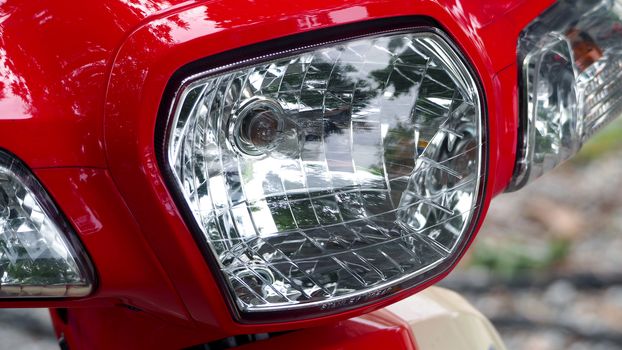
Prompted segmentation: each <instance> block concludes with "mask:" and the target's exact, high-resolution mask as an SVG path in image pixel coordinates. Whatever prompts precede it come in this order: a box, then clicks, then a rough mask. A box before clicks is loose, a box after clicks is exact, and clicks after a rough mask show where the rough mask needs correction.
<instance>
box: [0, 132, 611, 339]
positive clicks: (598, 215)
mask: <svg viewBox="0 0 622 350" xmlns="http://www.w3.org/2000/svg"><path fill="white" fill-rule="evenodd" d="M441 284H442V285H443V286H444V287H447V288H451V289H453V290H455V291H457V292H459V293H461V294H462V295H463V296H465V297H466V298H467V299H468V300H469V301H470V302H471V303H473V304H474V305H475V307H477V308H478V309H479V310H480V311H482V312H483V313H484V314H485V315H486V316H488V317H489V318H490V319H491V321H492V322H493V324H495V326H496V327H497V329H498V330H499V332H500V333H501V336H502V337H503V339H504V340H505V342H506V345H507V346H508V349H511V350H515V349H516V350H523V349H525V350H526V349H529V350H548V349H551V350H553V349H554V350H557V349H567V350H579V349H593V350H601V349H602V350H605V349H607V350H608V349H622V120H620V121H617V122H615V123H614V124H612V125H610V126H608V127H607V128H606V129H604V130H603V131H602V132H601V133H599V134H598V135H597V136H596V137H595V138H594V139H592V140H591V141H590V142H589V143H588V144H586V145H585V146H584V148H583V150H582V151H581V153H580V154H579V155H578V156H577V157H575V158H574V159H573V160H572V161H570V162H567V163H566V164H564V165H563V166H561V167H560V168H558V169H556V170H555V171H553V172H551V173H550V174H548V175H545V176H544V177H543V178H541V179H539V180H538V181H536V182H535V183H533V184H531V185H529V186H528V187H526V188H524V189H522V190H520V191H519V192H516V193H511V194H504V195H502V196H500V197H498V198H496V199H495V200H494V201H493V203H492V206H491V208H490V211H489V213H488V217H487V219H486V223H485V224H484V227H483V228H482V230H481V231H480V233H479V235H478V237H477V239H476V241H475V243H474V245H473V246H472V247H471V249H470V251H469V252H468V253H467V255H466V256H465V258H464V259H463V260H462V262H461V263H460V265H459V266H458V267H457V268H456V270H455V271H454V272H453V273H452V274H451V275H450V276H449V277H448V278H447V279H445V280H444V281H443V282H442V283H441ZM0 339H1V340H2V343H1V344H0V348H3V349H23V350H26V349H28V350H35V349H46V350H47V349H58V345H57V343H56V340H55V338H54V333H53V331H52V327H51V324H50V321H49V318H48V315H47V310H29V309H23V310H15V309H8V310H0Z"/></svg>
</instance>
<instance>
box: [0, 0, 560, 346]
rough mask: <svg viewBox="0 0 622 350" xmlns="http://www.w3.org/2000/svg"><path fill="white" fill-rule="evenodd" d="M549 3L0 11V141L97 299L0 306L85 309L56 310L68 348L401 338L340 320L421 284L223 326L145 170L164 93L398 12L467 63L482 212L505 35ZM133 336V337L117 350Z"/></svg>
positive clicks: (510, 41)
mask: <svg viewBox="0 0 622 350" xmlns="http://www.w3.org/2000/svg"><path fill="white" fill-rule="evenodd" d="M551 3H552V0H547V1H543V2H541V1H533V0H502V1H494V2H491V1H488V0H475V1H459V0H435V1H432V0H418V1H412V0H391V1H377V0H368V1H362V0H357V1H347V2H346V1H336V0H303V1H294V2H282V1H276V0H255V1H248V0H213V1H205V2H192V1H188V2H181V1H149V0H135V1H133V0H128V1H118V2H117V1H104V2H86V3H74V4H69V3H67V2H59V1H52V0H44V1H37V2H23V3H19V4H17V3H16V2H14V1H11V0H9V1H5V2H3V3H1V4H0V147H1V148H4V149H7V150H9V151H10V152H13V153H14V154H16V155H17V156H18V157H20V158H21V159H22V160H23V161H24V162H25V163H26V164H27V165H28V166H30V167H31V168H34V169H35V174H36V175H37V176H38V177H39V179H40V180H41V182H42V183H43V185H44V187H46V188H47V189H48V191H49V192H50V194H51V196H52V197H53V198H54V200H55V201H56V202H57V203H58V205H59V206H60V208H61V210H62V211H63V212H64V214H65V215H66V216H67V217H68V219H69V221H70V223H71V224H72V225H73V227H74V229H75V230H76V231H77V233H78V235H79V236H80V239H81V240H82V242H83V243H84V245H85V248H86V250H87V252H88V254H89V256H90V257H91V259H92V261H93V264H94V266H95V268H96V270H97V289H96V291H95V293H94V294H93V295H92V296H90V297H88V298H84V299H82V300H78V301H71V302H67V301H55V302H49V301H47V302H46V301H37V302H22V301H15V302H2V306H6V307H8V306H11V307H19V306H50V305H51V306H54V307H65V306H72V307H85V308H83V309H75V310H74V309H71V310H70V311H69V312H68V314H67V315H66V316H67V317H59V316H55V324H56V326H57V331H58V332H59V334H60V333H63V335H64V337H65V338H66V339H67V341H68V342H69V344H70V346H72V347H76V348H111V347H119V346H120V345H121V344H124V341H125V342H126V343H125V344H135V345H136V346H138V345H141V344H144V343H141V341H142V342H149V343H150V344H152V345H153V346H154V347H156V348H158V347H177V348H179V347H184V346H189V345H193V344H200V343H207V342H210V341H213V340H216V339H221V338H224V337H227V336H231V335H235V334H254V333H265V332H274V331H284V330H292V329H299V328H304V327H310V326H314V327H319V326H321V327H324V328H322V329H325V330H326V334H330V333H329V332H334V333H335V334H336V333H348V334H357V333H356V332H355V331H352V332H350V331H348V332H344V330H346V329H349V330H358V331H360V332H362V333H360V335H361V339H376V340H377V341H378V342H381V341H383V340H382V339H385V338H383V337H387V338H386V339H389V338H390V337H393V338H392V339H397V338H399V337H401V336H403V334H402V333H403V331H400V330H399V327H401V326H399V325H398V326H395V325H396V324H399V322H398V321H395V322H393V323H391V322H389V323H390V324H391V326H390V327H386V328H383V327H380V326H377V325H378V324H381V323H382V322H380V323H378V322H376V323H374V322H375V321H374V322H371V321H369V322H368V321H363V320H367V318H362V319H354V320H350V321H342V320H346V319H349V318H352V317H356V316H360V315H362V314H364V313H367V312H371V311H373V310H376V309H379V308H381V307H383V306H385V305H388V304H390V303H393V302H395V301H397V300H399V299H402V298H404V297H407V296H409V295H412V294H413V293H415V292H416V291H417V290H420V289H421V288H424V287H426V286H425V285H424V286H421V287H420V288H418V289H413V290H405V291H403V292H401V293H399V294H398V295H394V296H391V297H390V298H387V299H385V300H383V301H381V302H379V303H376V304H374V305H371V306H365V307H362V308H358V309H354V310H349V311H347V312H343V313H340V314H333V315H326V316H324V317H319V318H314V319H308V320H301V321H296V322H288V323H274V324H270V325H249V324H240V323H238V322H236V321H235V320H234V319H233V317H232V314H231V312H230V310H229V308H228V307H227V304H226V301H225V299H224V297H223V295H222V294H221V291H220V289H219V288H218V286H217V284H216V281H215V279H214V278H213V276H212V274H211V272H210V269H209V268H208V266H207V265H206V262H205V259H204V258H203V256H202V254H201V252H200V250H199V247H198V246H197V244H196V242H195V241H194V240H193V238H192V235H191V234H190V232H189V230H188V228H187V227H186V225H185V224H184V221H183V220H182V218H181V216H180V214H179V212H178V210H177V209H176V206H175V204H174V203H173V200H172V198H171V195H170V193H169V191H168V190H167V188H166V187H165V185H164V183H163V179H162V175H161V169H159V167H158V163H157V160H156V156H155V145H156V140H155V136H154V135H155V128H156V119H157V115H158V109H159V108H160V100H161V99H162V96H163V93H164V90H165V87H166V85H167V83H168V81H169V79H170V78H171V76H172V75H173V74H174V73H175V72H176V71H177V70H178V69H179V68H180V67H182V66H184V65H186V64H188V63H190V62H193V61H196V60H199V59H202V58H205V57H210V56H212V55H215V54H218V53H223V52H227V51H229V50H233V49H237V48H240V47H244V46H248V45H252V44H257V43H262V42H265V41H267V40H271V39H278V38H282V37H287V36H291V35H295V34H301V33H306V32H309V33H312V32H313V31H316V30H321V29H327V28H331V27H336V26H346V25H355V24H356V23H362V22H366V21H373V20H380V19H391V18H393V17H402V19H401V20H402V21H403V20H404V19H403V18H407V20H408V21H412V25H418V24H420V23H423V22H421V21H422V19H425V22H426V23H430V21H432V22H434V23H437V24H438V26H439V27H440V28H441V29H442V30H444V31H445V32H446V33H447V34H448V35H449V36H450V37H451V38H452V39H453V41H454V42H455V43H456V44H457V46H458V47H459V48H460V50H461V51H462V52H463V53H464V55H465V56H466V58H467V60H468V61H469V62H470V64H471V65H472V66H473V68H474V70H475V72H476V73H477V75H478V76H479V80H480V81H481V83H482V85H483V89H484V93H485V100H486V109H487V114H488V129H489V131H488V139H487V140H486V142H487V146H488V147H489V160H488V181H487V183H486V194H487V197H486V199H485V201H484V206H483V208H482V217H483V215H485V213H486V210H487V208H488V205H489V203H490V200H491V199H492V197H493V196H494V195H496V194H498V193H500V192H501V191H503V190H504V189H505V187H506V186H507V184H508V182H509V179H510V177H511V174H512V171H513V167H514V161H515V155H516V138H517V132H516V131H517V111H518V108H517V68H516V42H517V37H518V34H519V32H520V30H521V29H522V28H523V27H524V26H525V25H526V24H527V23H529V22H530V21H531V20H533V18H535V17H536V16H537V15H538V14H540V13H541V12H542V11H543V10H544V9H545V8H547V7H548V6H550V4H551ZM405 16H406V17H405ZM379 29H382V28H379ZM480 224H481V223H480ZM442 277H444V276H440V277H439V278H438V279H440V278H442ZM434 282H436V280H435V281H430V282H429V283H428V284H432V283H434ZM86 307H88V308H86ZM53 314H54V315H56V312H53ZM369 317H372V318H373V317H376V316H369ZM337 321H341V322H340V323H335V322H337ZM372 323H373V324H375V325H376V326H374V325H370V324H372ZM366 327H367V328H366ZM392 327H393V328H392ZM395 327H397V328H395ZM374 329H379V331H378V332H374V331H372V330H374ZM396 329H397V330H396ZM313 332H314V331H313V330H306V331H297V332H294V333H290V334H286V335H282V336H280V337H275V338H274V339H271V340H269V341H266V343H268V342H269V343H273V344H279V343H278V342H279V341H280V342H285V340H284V339H290V341H293V340H292V337H295V336H296V334H300V335H299V336H300V337H301V338H303V337H306V338H304V339H307V340H308V341H311V339H312V340H313V341H316V342H318V343H317V344H320V343H321V342H322V341H323V340H322V339H327V338H322V337H320V336H318V333H317V331H316V333H313ZM375 333H378V334H377V335H373V334H375ZM365 334H366V335H365ZM131 337H134V338H135V339H133V340H132V341H131V342H130V341H129V338H131ZM288 337H289V338H288ZM344 337H345V338H339V339H343V342H344V343H349V344H355V343H350V342H353V341H355V340H354V339H355V337H350V338H347V337H346V336H345V335H344ZM366 337H368V338H366ZM277 339H281V340H277ZM334 339H337V338H334ZM348 339H349V340H348ZM400 339H405V338H400ZM324 341H327V340H324ZM387 341H388V340H387ZM132 342H133V343H132ZM296 343H297V344H299V343H300V342H299V341H296ZM259 344H262V342H260V343H257V346H258V345H259ZM282 344H283V345H282V346H285V345H284V344H285V343H282ZM309 344H315V343H309ZM358 344H361V343H358ZM363 344H366V343H363ZM369 344H373V341H372V340H370V342H369ZM409 344H412V341H411V342H410V343H409ZM275 346H276V345H275ZM318 346H319V345H318ZM327 346H330V344H328V345H327ZM249 347H251V348H252V346H249ZM344 347H345V345H344ZM361 347H366V346H361ZM370 347H371V345H370ZM329 348H330V347H329Z"/></svg>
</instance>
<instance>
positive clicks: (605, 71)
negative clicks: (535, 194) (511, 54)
mask: <svg viewBox="0 0 622 350" xmlns="http://www.w3.org/2000/svg"><path fill="white" fill-rule="evenodd" d="M621 16H622V1H620V0H615V1H614V0H597V1H595V0H565V1H560V2H558V3H556V4H555V5H554V6H553V7H552V8H550V9H549V10H547V11H546V12H545V13H544V14H543V15H542V16H540V17H539V18H538V19H536V20H535V21H534V22H533V23H531V24H530V25H529V26H528V27H527V28H526V29H525V30H524V31H523V33H522V34H521V37H520V40H519V43H518V55H519V63H520V66H521V72H522V74H521V79H522V82H523V84H522V85H523V90H522V91H521V98H522V103H523V108H522V111H521V112H522V113H521V120H522V123H523V125H522V130H523V135H522V138H521V139H520V145H519V159H518V163H517V166H516V171H515V176H514V179H513V181H512V184H511V185H510V190H516V189H519V188H521V187H522V186H524V185H525V184H527V183H528V182H530V181H532V180H533V179H535V178H537V177H539V176H541V175H542V174H543V173H545V172H547V171H548V170H550V169H552V168H554V167H556V166H557V165H558V164H560V163H561V162H563V161H564V160H566V159H568V158H569V157H570V156H572V155H574V154H576V153H577V151H578V150H579V149H580V148H581V146H582V144H583V143H584V142H585V141H586V140H587V139H589V137H590V136H592V134H593V133H594V132H595V131H596V130H598V129H599V128H601V127H602V126H604V125H606V124H607V123H608V122H609V121H610V120H612V119H613V118H616V117H618V116H620V114H622V21H621V20H620V19H621Z"/></svg>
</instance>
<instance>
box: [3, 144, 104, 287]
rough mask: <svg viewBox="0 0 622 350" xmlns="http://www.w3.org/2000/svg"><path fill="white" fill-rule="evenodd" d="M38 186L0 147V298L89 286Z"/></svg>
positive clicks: (80, 265)
mask: <svg viewBox="0 0 622 350" xmlns="http://www.w3.org/2000/svg"><path fill="white" fill-rule="evenodd" d="M33 187H36V189H35V188H33ZM41 191H42V189H41V188H40V185H38V183H36V180H34V178H32V175H30V174H29V173H28V172H27V170H26V169H25V168H24V167H23V166H22V165H21V164H20V163H18V162H16V161H15V160H14V159H12V158H11V156H9V155H7V154H5V153H0V298H6V297H11V298H12V297H77V296H85V295H87V294H89V293H90V291H91V283H92V282H91V280H90V278H89V276H88V275H89V272H88V271H87V270H86V267H85V266H83V265H82V264H81V263H80V262H79V259H78V258H77V257H76V255H75V251H74V249H73V247H72V246H71V244H70V242H69V241H68V239H67V238H66V237H65V232H63V230H62V229H61V227H60V226H59V225H58V224H57V222H55V221H54V218H52V217H51V215H50V212H49V210H46V208H45V205H43V204H42V200H45V201H48V199H47V195H46V194H44V193H42V192H41ZM43 197H45V198H43Z"/></svg>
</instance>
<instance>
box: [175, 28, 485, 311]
mask: <svg viewBox="0 0 622 350" xmlns="http://www.w3.org/2000/svg"><path fill="white" fill-rule="evenodd" d="M276 56H277V57H278V56H280V58H276V59H272V60H268V61H266V60H264V61H263V62H261V63H254V64H249V65H247V66H245V67H243V68H234V69H231V68H230V69H228V70H227V71H226V72H224V73H223V72H222V71H221V70H216V71H208V72H205V73H203V74H200V75H199V76H197V77H193V78H190V79H188V80H187V81H186V82H184V83H183V84H182V87H181V88H180V89H179V91H178V94H177V97H176V99H175V102H174V105H173V107H172V115H171V118H170V120H169V124H168V125H169V130H170V131H169V132H168V134H167V135H166V137H167V144H166V153H165V156H164V158H165V163H166V164H165V166H166V167H167V168H168V169H169V171H170V172H171V173H172V178H173V182H174V184H173V185H174V186H175V188H177V189H178V190H179V191H180V192H181V194H182V195H183V199H184V200H185V203H182V205H186V206H187V208H188V209H190V211H191V213H192V215H193V217H192V219H193V220H195V222H196V224H198V227H199V228H200V230H201V231H202V234H203V236H204V238H205V241H206V243H207V244H208V245H209V247H210V249H211V253H212V254H213V255H214V256H215V258H216V261H217V263H218V268H219V273H221V274H222V275H223V276H224V279H225V280H226V283H227V288H228V289H229V292H230V294H231V295H232V297H233V299H234V301H235V304H236V305H237V307H238V309H239V310H240V311H241V312H242V313H249V312H261V311H277V310H283V309H295V308H317V309H318V310H334V309H340V308H349V307H354V306H356V305H359V304H363V303H368V302H370V301H372V300H374V299H377V298H381V297H384V296H386V295H387V294H390V293H391V292H394V291H397V290H399V289H400V288H404V287H408V286H412V285H414V284H417V283H421V282H423V281H425V280H427V279H429V278H431V277H433V276H435V275H437V274H439V273H441V272H443V271H445V270H446V269H447V268H448V267H449V266H450V265H451V264H452V263H453V262H455V260H456V258H457V256H458V255H459V253H460V251H461V250H462V248H463V247H464V244H465V243H466V241H467V238H468V236H469V235H470V234H471V233H472V230H473V226H474V218H476V217H477V213H478V208H479V206H480V200H481V196H480V186H481V181H482V175H483V167H484V157H483V155H482V154H483V142H482V140H483V133H484V128H483V126H482V113H481V110H482V106H481V101H480V97H479V96H480V95H479V93H480V91H479V89H478V86H477V84H476V83H475V81H474V79H473V77H472V75H471V74H470V72H469V70H468V69H467V67H466V66H465V64H464V63H463V61H462V60H461V58H460V57H459V55H458V54H457V53H456V51H455V50H454V49H453V48H452V47H451V46H450V45H449V44H448V42H447V41H446V39H444V38H443V37H442V36H441V35H439V34H437V33H436V32H433V31H429V32H394V33H390V34H384V35H378V36H372V37H367V38H363V39H354V40H349V41H342V42H336V43H332V44H330V45H321V46H317V47H311V48H307V49H305V50H301V51H295V53H291V52H290V53H289V54H282V55H276ZM255 62H257V61H255Z"/></svg>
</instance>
